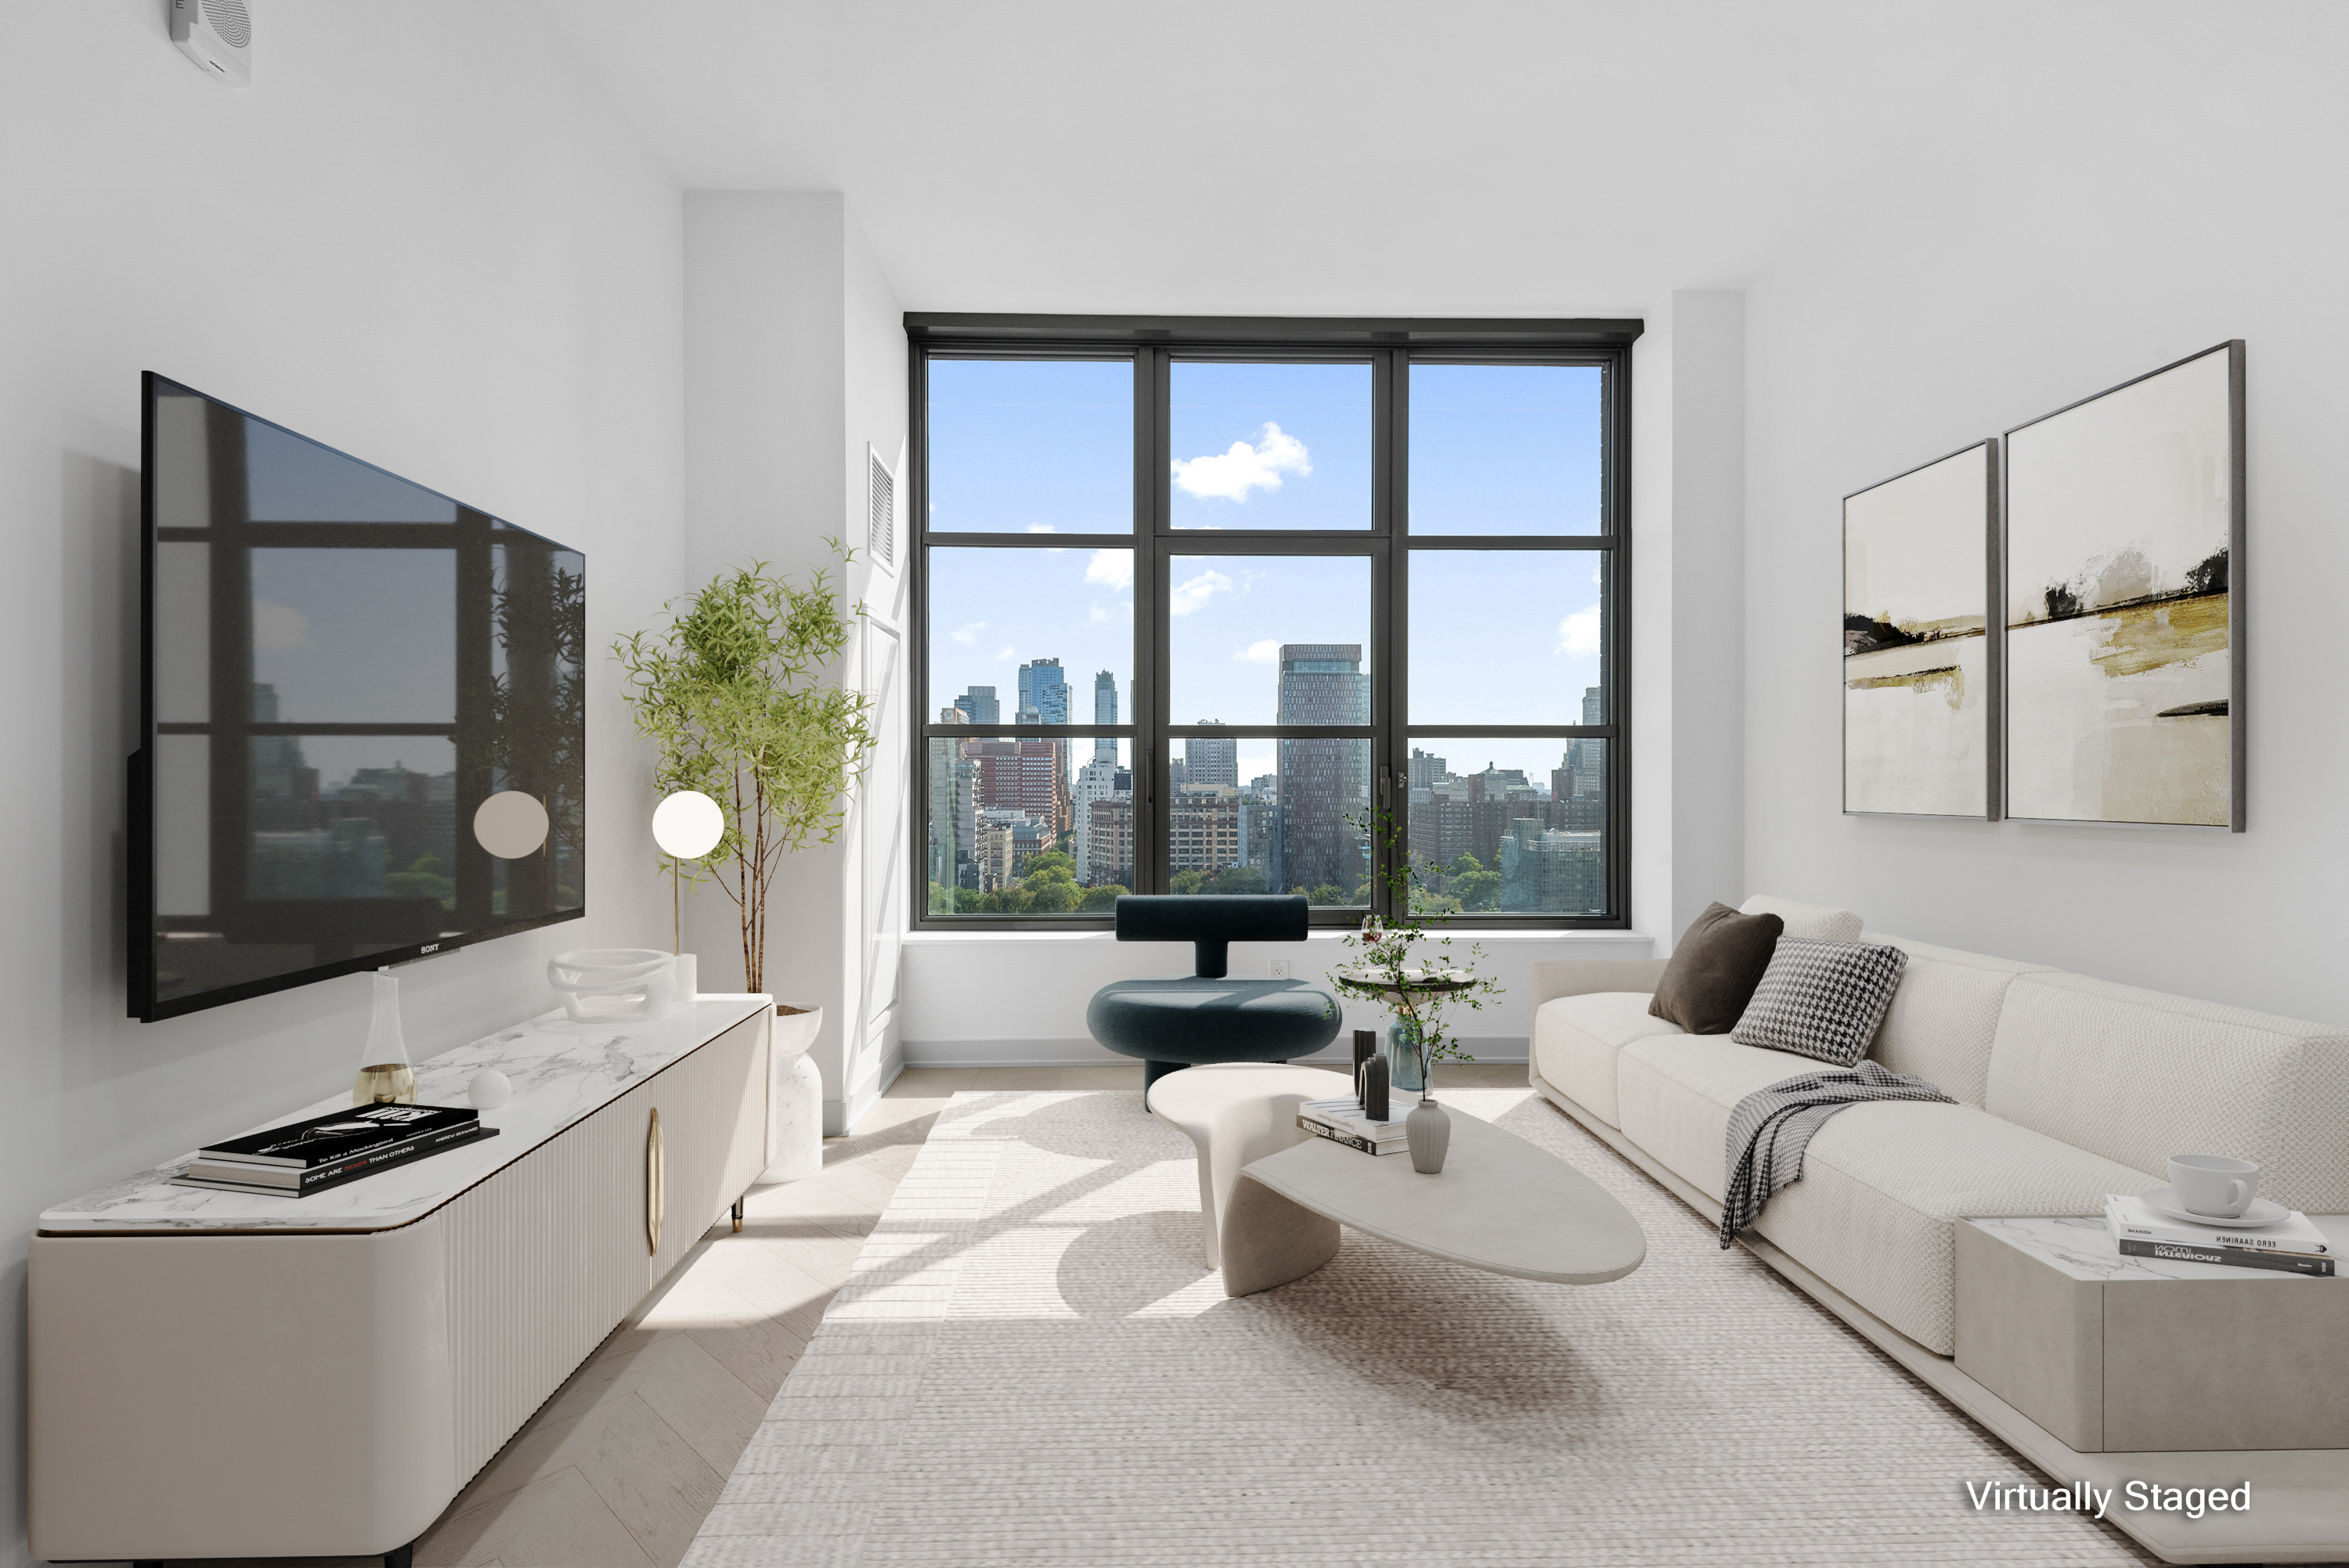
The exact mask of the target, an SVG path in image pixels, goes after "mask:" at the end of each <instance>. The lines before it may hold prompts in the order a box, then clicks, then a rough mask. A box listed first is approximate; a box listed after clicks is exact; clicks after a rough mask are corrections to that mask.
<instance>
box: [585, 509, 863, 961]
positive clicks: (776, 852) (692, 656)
mask: <svg viewBox="0 0 2349 1568" xmlns="http://www.w3.org/2000/svg"><path fill="white" fill-rule="evenodd" d="M825 542H826V543H827V544H829V545H831V546H832V548H833V552H835V553H836V554H837V555H838V557H839V562H840V565H841V566H842V567H843V569H844V568H845V567H846V566H847V564H848V562H850V561H852V560H853V559H854V552H848V551H843V550H842V549H841V548H840V542H839V541H838V540H826V541H825ZM662 608H663V612H664V614H667V617H668V624H667V625H665V626H661V627H657V628H655V629H654V630H652V631H649V632H636V633H633V634H629V635H627V636H625V637H621V638H619V639H618V640H617V641H616V642H615V643H614V644H613V645H612V655H613V657H614V658H616V659H617V660H618V661H619V663H620V665H621V667H622V669H623V670H624V671H625V672H626V685H625V686H624V688H623V693H622V695H623V696H625V697H626V701H627V703H628V706H629V708H630V709H631V711H632V712H633V713H634V715H635V717H636V733H637V734H639V735H641V736H643V737H644V738H646V739H647V740H650V741H651V742H652V743H653V745H654V747H655V748H656V758H655V761H654V764H653V785H654V788H655V789H657V791H658V792H659V793H660V794H661V795H662V796H667V795H670V794H673V793H675V792H676V791H678V790H680V789H698V790H699V791H700V792H701V793H703V794H705V795H708V796H709V798H710V799H714V800H716V801H717V802H718V804H719V810H721V811H722V812H723V813H724V815H725V819H726V831H725V836H724V837H723V838H721V839H720V840H719V842H718V847H717V848H715V849H713V850H711V851H709V854H707V855H705V856H703V857H702V858H701V860H699V861H695V862H692V863H691V864H690V865H688V864H686V863H684V862H680V861H676V860H671V861H668V862H667V864H668V870H669V874H670V875H671V876H672V877H676V878H678V879H680V880H681V882H685V883H688V884H698V883H699V882H702V881H704V880H711V881H715V882H717V883H718V884H719V887H720V888H722V889H723V890H724V891H725V892H726V896H727V897H728V898H730V899H731V900H732V901H733V903H734V905H735V908H736V911H737V913H739V914H740V922H741V934H742V976H743V981H744V984H745V985H747V986H748V988H749V989H750V990H751V991H754V992H756V991H763V990H765V989H766V962H767V909H768V904H769V900H770V898H771V893H772V892H773V886H774V879H775V872H776V871H777V870H778V869H779V868H780V867H781V864H782V861H783V858H784V857H785V856H786V855H790V854H792V853H794V852H796V851H800V850H803V849H805V848H807V847H808V846H809V845H811V844H818V843H823V844H828V843H831V842H833V840H834V839H835V838H836V837H837V836H838V835H839V832H840V827H841V824H842V822H843V820H846V817H847V811H848V799H849V796H850V794H851V792H852V791H853V790H854V789H855V788H856V786H857V784H858V783H859V782H860V780H861V779H862V778H863V776H864V765H865V762H866V760H867V759H868V758H870V756H871V755H872V751H873V747H874V740H875V735H874V727H873V719H874V712H873V699H872V698H871V697H870V696H866V695H865V694H864V693H863V692H860V691H857V690H854V689H853V688H851V687H848V686H843V685H842V684H841V683H840V682H839V681H838V680H837V679H836V678H834V676H833V667H834V665H836V663H837V661H838V660H839V658H840V655H841V654H842V653H843V650H845V649H846V648H847V646H848V643H849V638H850V636H851V634H853V633H854V629H855V624H856V619H857V617H859V616H862V615H863V614H864V606H863V605H862V604H857V605H850V606H846V607H843V605H842V603H841V596H840V592H839V584H838V583H837V582H836V581H835V579H834V577H833V572H832V569H831V568H830V567H828V566H827V567H819V568H817V569H816V571H815V572H814V573H812V575H811V576H810V577H809V579H808V581H807V583H806V584H805V585H804V586H802V585H800V584H797V583H792V582H791V581H789V580H788V579H786V578H784V577H782V576H781V575H779V574H777V573H773V572H771V570H770V569H769V567H768V564H767V562H763V561H753V562H750V563H749V564H748V565H746V566H743V567H740V568H739V569H737V570H735V571H733V572H730V573H720V574H719V576H718V577H716V578H715V579H713V580H712V581H711V582H710V583H709V585H708V586H707V587H705V588H703V589H702V590H701V591H700V592H699V593H696V594H695V595H694V596H693V597H692V599H691V600H689V601H688V602H686V603H684V605H683V608H682V609H681V610H680V609H679V608H678V604H677V603H676V602H675V601H672V602H671V603H669V604H667V605H664V606H663V607H662Z"/></svg>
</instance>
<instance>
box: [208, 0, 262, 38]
mask: <svg viewBox="0 0 2349 1568" xmlns="http://www.w3.org/2000/svg"><path fill="white" fill-rule="evenodd" d="M204 20H205V21H207V22H210V23H211V24H212V31H213V32H215V33H218V34H219V35H220V36H221V42H222V43H223V44H226V45H227V46H229V47H230V48H232V49H242V48H243V47H245V46H247V45H249V44H251V43H252V42H253V18H252V17H251V16H250V15H246V14H245V9H244V0H204Z"/></svg>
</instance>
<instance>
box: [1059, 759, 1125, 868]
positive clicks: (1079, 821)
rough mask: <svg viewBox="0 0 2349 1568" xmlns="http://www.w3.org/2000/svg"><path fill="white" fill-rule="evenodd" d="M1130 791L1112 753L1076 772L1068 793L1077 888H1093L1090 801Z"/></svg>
mask: <svg viewBox="0 0 2349 1568" xmlns="http://www.w3.org/2000/svg"><path fill="white" fill-rule="evenodd" d="M1116 744H1117V743H1116V742H1115V741H1113V740H1112V741H1111V742H1110V745H1111V746H1112V748H1113V747H1115V745H1116ZM1131 789H1133V784H1132V783H1131V782H1130V775H1129V774H1128V773H1127V772H1126V770H1125V769H1123V768H1121V767H1119V766H1118V765H1117V755H1116V753H1115V751H1114V750H1112V752H1111V754H1110V755H1109V756H1107V757H1102V756H1098V755H1097V756H1095V757H1094V758H1093V759H1092V761H1091V762H1088V763H1086V764H1085V765H1084V766H1083V767H1082V768H1080V769H1077V781H1076V784H1075V786H1074V787H1073V788H1072V789H1070V791H1069V809H1070V816H1071V825H1072V826H1073V827H1074V828H1075V830H1076V836H1077V841H1076V857H1075V858H1076V862H1077V885H1078V886H1080V887H1091V886H1092V885H1093V875H1092V871H1093V865H1092V809H1093V802H1094V801H1096V800H1103V799H1108V798H1109V797H1110V796H1112V795H1116V794H1122V793H1125V792H1127V791H1130V790H1131Z"/></svg>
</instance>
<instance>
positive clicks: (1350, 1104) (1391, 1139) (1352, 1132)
mask: <svg viewBox="0 0 2349 1568" xmlns="http://www.w3.org/2000/svg"><path fill="white" fill-rule="evenodd" d="M1406 1114H1408V1113H1406ZM1297 1125H1298V1126H1299V1127H1300V1128H1302V1129H1304V1130H1306V1131H1308V1132H1309V1133H1311V1134H1313V1136H1314V1137H1316V1138H1326V1139H1328V1140H1330V1142H1332V1143H1342V1144H1344V1145H1345V1146H1346V1147H1347V1148H1349V1149H1359V1150H1361V1151H1362V1152H1363V1153H1365V1154H1401V1153H1402V1151H1403V1150H1406V1149H1408V1148H1409V1147H1410V1145H1409V1143H1408V1142H1406V1141H1405V1140H1404V1138H1403V1129H1402V1117H1400V1116H1398V1117H1395V1118H1394V1119H1392V1120H1389V1121H1372V1120H1371V1119H1370V1117H1369V1116H1367V1115H1366V1114H1364V1112H1363V1110H1362V1102H1361V1100H1359V1099H1309V1100H1307V1101H1306V1102H1305V1103H1304V1104H1303V1105H1300V1106H1299V1107H1298V1108H1297Z"/></svg>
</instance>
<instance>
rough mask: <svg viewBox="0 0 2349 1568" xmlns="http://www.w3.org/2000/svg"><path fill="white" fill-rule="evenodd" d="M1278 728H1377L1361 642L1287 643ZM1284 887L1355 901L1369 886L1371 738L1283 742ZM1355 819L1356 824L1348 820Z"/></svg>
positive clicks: (1282, 651)
mask: <svg viewBox="0 0 2349 1568" xmlns="http://www.w3.org/2000/svg"><path fill="white" fill-rule="evenodd" d="M1275 722H1277V723H1279V724H1355V725H1366V724H1368V723H1370V722H1371V677H1370V676H1367V675H1364V674H1363V673H1362V645H1361V644H1360V643H1287V644H1283V645H1282V646H1281V649H1280V703H1279V708H1278V717H1277V718H1276V720H1275ZM1279 744H1280V816H1281V857H1282V863H1281V865H1280V868H1279V870H1280V885H1281V887H1282V888H1284V889H1296V888H1304V889H1306V890H1307V891H1309V892H1310V891H1311V890H1313V889H1315V888H1318V887H1322V886H1330V887H1335V888H1337V889H1338V890H1339V896H1340V898H1341V899H1345V900H1350V899H1351V898H1352V897H1353V891H1354V889H1355V888H1357V887H1359V886H1361V884H1362V882H1364V881H1365V879H1366V877H1367V875H1368V873H1369V870H1370V865H1369V861H1368V859H1367V857H1366V855H1365V853H1364V851H1365V850H1366V848H1367V840H1366V838H1365V835H1364V834H1363V831H1362V830H1361V828H1360V827H1358V826H1357V825H1356V821H1357V820H1360V819H1361V818H1362V817H1364V816H1365V815H1366V814H1367V813H1368V812H1369V810H1370V806H1371V747H1370V742H1368V741H1366V740H1351V739H1330V740H1284V741H1281V742H1280V743H1279ZM1350 819H1352V820H1350Z"/></svg>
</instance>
